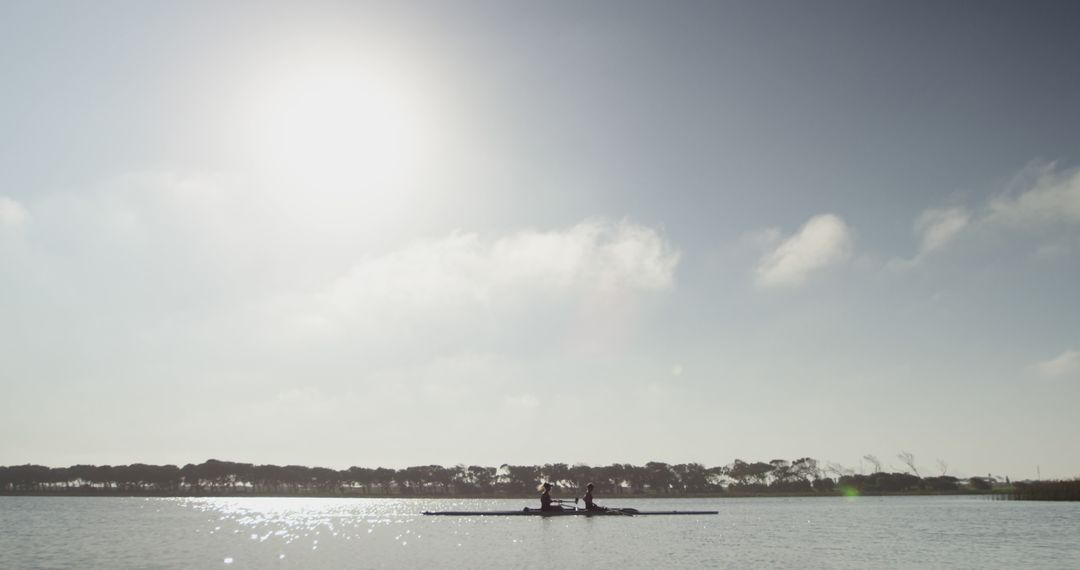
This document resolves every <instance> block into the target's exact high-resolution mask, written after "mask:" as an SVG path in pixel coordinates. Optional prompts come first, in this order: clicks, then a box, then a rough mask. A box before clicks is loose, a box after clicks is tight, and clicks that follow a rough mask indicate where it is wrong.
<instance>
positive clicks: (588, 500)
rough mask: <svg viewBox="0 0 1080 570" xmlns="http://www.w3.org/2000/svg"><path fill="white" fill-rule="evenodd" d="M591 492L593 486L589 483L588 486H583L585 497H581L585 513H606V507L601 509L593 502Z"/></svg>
mask: <svg viewBox="0 0 1080 570" xmlns="http://www.w3.org/2000/svg"><path fill="white" fill-rule="evenodd" d="M592 490H593V484H592V483H589V484H588V485H585V496H584V497H583V499H584V500H585V510H586V511H606V510H607V508H606V507H601V506H600V505H598V504H596V503H594V502H593V496H592Z"/></svg>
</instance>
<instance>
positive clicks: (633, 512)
mask: <svg viewBox="0 0 1080 570" xmlns="http://www.w3.org/2000/svg"><path fill="white" fill-rule="evenodd" d="M424 514H425V515H433V516H446V517H567V516H579V517H603V516H608V517H625V516H648V515H718V514H720V511H639V510H637V509H608V510H606V511H589V510H585V509H565V510H562V511H542V510H540V509H529V508H525V509H522V510H520V511H424Z"/></svg>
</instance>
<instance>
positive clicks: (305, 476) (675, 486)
mask: <svg viewBox="0 0 1080 570" xmlns="http://www.w3.org/2000/svg"><path fill="white" fill-rule="evenodd" d="M541 481H549V482H551V483H552V484H554V485H555V487H556V489H558V490H561V491H562V492H563V493H564V494H576V493H577V492H578V490H579V489H581V487H582V486H583V485H585V484H586V483H588V482H591V483H593V484H595V485H596V493H597V495H598V496H609V497H610V496H621V495H633V496H679V495H731V496H751V495H768V494H783V495H793V494H806V495H815V494H825V495H827V494H836V493H846V494H865V493H869V494H875V493H904V492H958V491H961V490H969V489H974V490H979V489H982V488H984V487H985V488H986V489H989V486H990V485H989V482H988V481H987V480H985V479H982V478H972V479H971V480H960V479H958V478H956V477H951V476H947V475H941V476H937V477H920V476H918V475H916V474H912V473H886V472H884V471H877V472H875V473H872V474H870V475H861V474H855V473H853V472H852V471H851V470H845V469H843V468H840V467H839V466H837V465H835V464H829V465H827V466H825V467H822V466H820V465H819V463H818V461H817V460H815V459H811V458H809V457H804V458H801V459H796V460H794V461H788V460H783V459H775V460H773V461H769V462H760V461H758V462H747V461H743V460H740V459H737V460H735V461H734V462H733V463H731V464H729V465H725V466H721V467H705V466H704V465H702V464H700V463H679V464H668V463H661V462H657V461H652V462H649V463H646V464H645V465H641V466H639V465H630V464H624V463H614V464H611V465H607V466H599V467H590V466H588V465H582V464H577V465H568V464H565V463H550V464H546V465H502V466H499V467H487V466H481V465H469V466H466V465H457V466H454V467H443V466H440V465H421V466H415V467H407V468H404V469H389V468H385V467H378V468H368V467H349V468H348V469H341V470H335V469H328V468H325V467H306V466H302V465H285V466H279V465H255V464H251V463H237V462H232V461H218V460H216V459H211V460H208V461H206V462H204V463H200V464H187V465H184V466H183V467H178V466H176V465H147V464H143V463H134V464H131V465H112V466H110V465H100V466H99V465H73V466H71V467H45V466H42V465H13V466H8V467H0V493H8V494H18V493H46V494H51V493H56V494H161V495H308V496H311V495H314V496H476V497H517V496H528V495H533V494H535V493H536V487H537V484H538V483H539V482H541Z"/></svg>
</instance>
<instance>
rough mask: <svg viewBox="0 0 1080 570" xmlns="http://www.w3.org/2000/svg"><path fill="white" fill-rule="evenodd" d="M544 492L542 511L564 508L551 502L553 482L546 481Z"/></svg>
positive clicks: (542, 495)
mask: <svg viewBox="0 0 1080 570" xmlns="http://www.w3.org/2000/svg"><path fill="white" fill-rule="evenodd" d="M543 487H544V492H543V493H542V494H541V495H540V510H541V511H561V510H563V508H562V507H561V506H559V505H553V504H551V483H544V485H543Z"/></svg>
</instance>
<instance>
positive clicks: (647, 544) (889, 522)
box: [0, 497, 1080, 570]
mask: <svg viewBox="0 0 1080 570" xmlns="http://www.w3.org/2000/svg"><path fill="white" fill-rule="evenodd" d="M526 503H527V502H526V501H520V500H514V501H503V500H424V499H403V500H399V499H301V498H289V499H257V498H224V499H223V498H212V499H191V498H172V499H156V498H155V499H146V498H78V497H0V568H5V569H7V568H13V569H21V568H110V569H111V568H418V567H428V568H484V567H489V568H491V567H497V568H533V567H543V568H560V567H568V568H577V567H589V568H668V567H684V568H799V569H801V570H805V569H807V568H859V569H863V568H978V569H980V570H983V569H988V568H1080V503H1037V502H1018V501H989V500H986V499H984V498H978V497H861V498H854V499H845V498H831V497H830V498H791V499H673V500H661V499H655V500H633V501H631V500H626V501H607V502H606V503H607V504H609V505H611V506H636V507H639V508H642V509H648V510H671V509H680V510H687V509H714V510H719V511H720V514H719V515H711V516H677V517H598V518H585V517H559V518H554V519H543V518H539V517H484V518H480V517H462V518H456V517H425V516H422V515H420V513H421V512H422V511H424V510H462V509H468V510H489V509H490V510H499V509H502V510H509V509H519V508H521V507H522V506H524V505H525V504H526Z"/></svg>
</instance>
